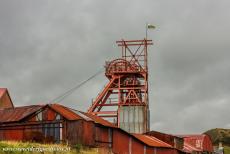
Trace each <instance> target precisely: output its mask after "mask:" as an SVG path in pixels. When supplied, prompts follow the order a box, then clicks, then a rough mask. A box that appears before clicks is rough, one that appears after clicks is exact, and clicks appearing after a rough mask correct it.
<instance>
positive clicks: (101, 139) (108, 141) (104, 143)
mask: <svg viewBox="0 0 230 154" xmlns="http://www.w3.org/2000/svg"><path fill="white" fill-rule="evenodd" d="M111 135H112V134H111V128H108V127H101V126H96V127H95V141H96V145H97V146H101V147H111V145H112V136H111Z"/></svg>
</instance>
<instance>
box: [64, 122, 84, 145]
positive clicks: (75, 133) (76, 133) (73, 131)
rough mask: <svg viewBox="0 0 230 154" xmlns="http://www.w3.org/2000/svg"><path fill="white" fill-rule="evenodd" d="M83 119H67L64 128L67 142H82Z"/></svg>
mask: <svg viewBox="0 0 230 154" xmlns="http://www.w3.org/2000/svg"><path fill="white" fill-rule="evenodd" d="M82 123H83V121H82V120H78V121H68V122H67V129H66V139H67V140H68V143H69V144H72V145H76V144H83V143H82V142H83V124H82Z"/></svg>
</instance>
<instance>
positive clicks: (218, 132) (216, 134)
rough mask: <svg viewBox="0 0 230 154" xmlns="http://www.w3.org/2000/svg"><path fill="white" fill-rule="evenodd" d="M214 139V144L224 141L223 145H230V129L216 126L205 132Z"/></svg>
mask: <svg viewBox="0 0 230 154" xmlns="http://www.w3.org/2000/svg"><path fill="white" fill-rule="evenodd" d="M205 134H207V135H209V136H210V137H211V139H212V143H213V144H214V145H218V143H219V142H222V143H223V145H227V146H230V129H223V128H216V129H211V130H208V131H206V132H205Z"/></svg>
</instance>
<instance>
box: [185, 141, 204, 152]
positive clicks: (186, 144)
mask: <svg viewBox="0 0 230 154" xmlns="http://www.w3.org/2000/svg"><path fill="white" fill-rule="evenodd" d="M182 151H184V152H186V153H192V152H193V151H202V150H200V149H197V148H195V147H194V146H192V145H190V144H188V143H186V142H184V147H183V150H182Z"/></svg>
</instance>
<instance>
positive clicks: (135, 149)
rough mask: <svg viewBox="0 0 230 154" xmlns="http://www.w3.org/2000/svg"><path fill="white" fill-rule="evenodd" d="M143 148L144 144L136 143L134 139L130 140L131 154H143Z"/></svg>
mask: <svg viewBox="0 0 230 154" xmlns="http://www.w3.org/2000/svg"><path fill="white" fill-rule="evenodd" d="M144 147H145V145H144V144H142V143H140V142H138V141H137V140H135V139H132V148H131V153H132V154H144Z"/></svg>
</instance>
